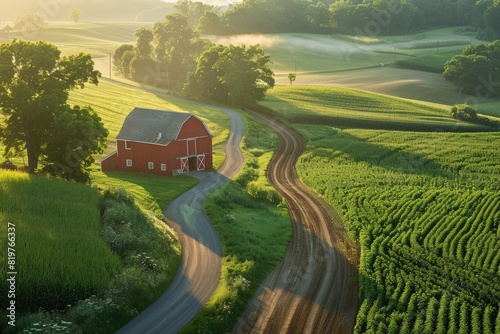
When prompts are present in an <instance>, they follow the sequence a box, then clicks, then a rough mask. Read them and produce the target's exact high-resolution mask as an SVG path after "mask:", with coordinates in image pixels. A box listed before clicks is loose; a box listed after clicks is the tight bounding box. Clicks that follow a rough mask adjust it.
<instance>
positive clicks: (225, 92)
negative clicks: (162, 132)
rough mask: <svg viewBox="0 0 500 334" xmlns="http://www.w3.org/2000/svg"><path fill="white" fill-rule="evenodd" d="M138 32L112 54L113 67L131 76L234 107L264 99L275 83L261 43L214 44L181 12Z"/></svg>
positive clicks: (268, 60) (267, 57) (268, 59)
mask: <svg viewBox="0 0 500 334" xmlns="http://www.w3.org/2000/svg"><path fill="white" fill-rule="evenodd" d="M185 11H187V10H185ZM136 37H137V43H136V45H135V46H131V45H122V46H120V47H119V48H118V49H117V50H116V52H115V55H114V61H115V67H116V68H117V69H118V70H119V71H120V72H121V73H122V74H123V75H124V76H126V77H129V78H131V79H133V80H136V81H140V82H143V83H147V84H150V85H154V86H159V87H162V88H166V89H168V90H173V91H175V92H177V93H181V92H183V93H185V94H187V95H189V96H191V97H196V98H203V99H207V100H211V101H214V102H222V103H230V104H232V105H235V106H243V105H248V104H251V103H254V102H255V101H257V100H260V99H262V98H263V97H264V93H265V91H266V90H267V89H268V88H269V87H273V86H274V78H273V72H272V71H271V69H270V68H269V66H268V65H269V63H270V61H271V60H270V57H269V56H268V55H265V54H264V51H263V50H262V49H261V48H260V47H259V46H257V45H254V46H250V47H246V46H234V45H229V46H222V45H214V44H213V43H212V42H210V41H208V40H203V39H200V37H199V35H198V33H196V31H194V30H193V29H192V27H191V25H190V23H189V20H188V18H187V17H186V16H184V15H182V14H180V13H176V14H171V15H167V16H166V17H165V20H163V21H161V22H157V23H155V24H154V25H153V27H152V29H145V28H141V29H139V30H138V31H137V32H136Z"/></svg>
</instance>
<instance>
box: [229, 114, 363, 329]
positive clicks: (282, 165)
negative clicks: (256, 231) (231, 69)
mask: <svg viewBox="0 0 500 334" xmlns="http://www.w3.org/2000/svg"><path fill="white" fill-rule="evenodd" d="M250 113H251V114H252V115H253V116H255V117H258V118H259V119H261V120H262V121H263V122H264V123H266V124H267V125H269V126H270V127H271V128H272V129H273V130H274V131H275V132H276V133H277V134H278V136H279V138H280V146H279V148H278V151H277V152H276V154H275V156H274V157H273V159H272V160H271V162H270V164H269V166H268V169H267V173H268V180H269V182H270V183H271V184H272V185H273V186H274V187H275V188H276V189H277V190H278V191H279V192H280V194H281V195H282V196H283V197H284V198H285V200H286V202H287V205H288V210H289V213H290V217H291V219H292V226H293V237H292V240H291V242H290V244H289V246H288V249H287V252H286V255H285V259H284V260H283V261H282V262H281V263H280V264H279V265H278V267H277V268H276V269H275V270H274V272H273V273H272V274H271V275H270V276H269V277H268V278H267V280H266V282H264V284H263V285H262V286H261V287H260V289H259V291H258V292H257V295H256V297H254V299H253V300H252V301H251V303H250V304H249V306H248V307H247V309H246V311H245V313H244V314H243V316H242V318H241V319H240V321H239V322H238V324H237V325H236V327H235V328H234V329H233V333H243V334H246V333H315V334H316V333H342V334H344V333H350V332H352V330H353V328H354V325H355V322H356V314H357V309H358V286H357V282H356V279H357V269H356V267H357V262H358V250H357V248H356V246H355V245H354V244H353V243H352V242H351V241H350V240H349V237H348V236H347V235H346V233H345V230H344V229H343V227H342V226H343V222H342V220H341V218H340V216H339V215H338V214H337V213H336V212H335V210H334V209H333V208H332V207H331V206H330V205H328V203H326V202H325V201H324V200H323V199H321V198H320V197H319V196H318V195H316V194H315V193H313V192H312V191H311V190H310V189H309V188H307V187H306V186H305V185H304V184H303V183H302V182H301V181H300V179H299V177H298V175H297V171H296V168H295V165H296V163H297V160H298V158H299V156H300V155H301V154H302V152H303V151H304V149H305V142H304V139H303V138H302V136H301V135H300V134H298V133H297V132H295V131H294V130H292V129H290V128H288V127H286V126H284V125H282V124H279V123H277V122H275V121H274V120H272V119H270V118H268V117H265V116H263V115H261V114H257V113H254V112H250ZM345 254H347V257H346V255H345Z"/></svg>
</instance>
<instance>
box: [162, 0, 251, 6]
mask: <svg viewBox="0 0 500 334" xmlns="http://www.w3.org/2000/svg"><path fill="white" fill-rule="evenodd" d="M164 1H165V2H177V1H176V0H164ZM192 1H197V0H192ZM241 1H242V0H201V2H204V3H206V4H209V5H228V4H231V3H236V2H241Z"/></svg>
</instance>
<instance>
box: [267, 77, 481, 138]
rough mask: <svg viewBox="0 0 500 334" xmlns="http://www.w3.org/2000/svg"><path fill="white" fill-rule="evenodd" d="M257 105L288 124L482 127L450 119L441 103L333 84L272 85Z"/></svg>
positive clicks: (417, 128)
mask: <svg viewBox="0 0 500 334" xmlns="http://www.w3.org/2000/svg"><path fill="white" fill-rule="evenodd" d="M259 104H260V105H261V106H264V107H265V108H268V109H270V110H272V111H271V112H272V113H273V114H274V115H275V116H277V117H280V118H283V119H286V120H287V121H289V122H292V123H312V124H328V125H334V126H351V127H359V128H372V129H393V130H415V131H443V130H446V131H475V130H476V131H477V130H481V129H482V127H481V126H477V125H473V124H470V123H465V122H461V121H458V120H455V119H453V118H451V117H450V115H449V112H448V110H447V109H446V107H445V106H443V107H442V108H440V107H437V106H436V105H435V104H426V103H417V102H413V101H408V100H402V99H398V98H393V97H389V96H386V95H380V94H374V93H369V92H365V91H359V90H354V89H345V88H337V87H320V86H276V87H275V88H273V89H272V90H269V91H268V94H267V96H266V98H265V99H264V100H263V101H261V102H260V103H259Z"/></svg>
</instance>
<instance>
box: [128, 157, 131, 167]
mask: <svg viewBox="0 0 500 334" xmlns="http://www.w3.org/2000/svg"><path fill="white" fill-rule="evenodd" d="M127 167H132V159H127Z"/></svg>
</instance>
